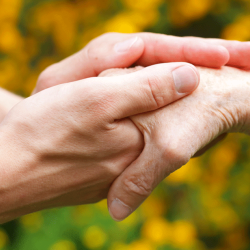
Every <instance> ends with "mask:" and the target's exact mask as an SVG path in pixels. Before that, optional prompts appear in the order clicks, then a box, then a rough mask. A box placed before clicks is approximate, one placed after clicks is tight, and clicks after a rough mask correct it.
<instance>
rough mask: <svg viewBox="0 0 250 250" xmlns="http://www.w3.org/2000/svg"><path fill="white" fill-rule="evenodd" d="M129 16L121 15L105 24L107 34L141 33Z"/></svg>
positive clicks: (126, 14)
mask: <svg viewBox="0 0 250 250" xmlns="http://www.w3.org/2000/svg"><path fill="white" fill-rule="evenodd" d="M128 16H129V14H128V13H120V14H118V15H116V16H115V17H113V18H111V19H110V20H108V21H107V22H106V24H105V32H121V33H134V32H139V31H141V29H140V28H139V27H138V26H137V25H136V24H135V22H134V21H133V20H131V19H130V18H128Z"/></svg>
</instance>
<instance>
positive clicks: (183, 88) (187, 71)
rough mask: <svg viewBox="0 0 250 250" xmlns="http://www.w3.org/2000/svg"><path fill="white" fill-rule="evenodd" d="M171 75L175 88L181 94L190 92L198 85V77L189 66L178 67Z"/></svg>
mask: <svg viewBox="0 0 250 250" xmlns="http://www.w3.org/2000/svg"><path fill="white" fill-rule="evenodd" d="M172 74H173V78H174V83H175V88H176V90H177V92H179V93H181V94H183V93H189V92H192V91H193V90H195V88H196V87H197V85H198V83H199V77H198V75H197V73H196V72H195V70H194V69H193V68H192V67H191V66H182V67H179V68H177V69H175V70H174V71H173V72H172Z"/></svg>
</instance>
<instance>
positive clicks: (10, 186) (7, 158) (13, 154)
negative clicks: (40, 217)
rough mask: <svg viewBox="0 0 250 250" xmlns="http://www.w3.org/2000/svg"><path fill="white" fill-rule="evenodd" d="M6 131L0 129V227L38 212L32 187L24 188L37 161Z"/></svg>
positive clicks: (5, 129) (8, 130)
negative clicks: (1, 224) (0, 224)
mask: <svg viewBox="0 0 250 250" xmlns="http://www.w3.org/2000/svg"><path fill="white" fill-rule="evenodd" d="M10 127H11V126H8V127H7V126H6V125H4V126H0V160H1V175H0V223H4V222H7V221H10V220H12V219H15V218H17V217H19V216H22V215H25V214H28V213H31V212H34V211H37V210H39V208H38V206H34V200H35V199H34V197H35V195H36V194H35V189H34V186H33V187H32V186H30V185H28V184H29V180H30V179H31V178H32V176H33V178H34V177H35V175H34V170H35V167H36V165H37V162H38V160H37V157H36V156H35V155H34V154H33V153H32V152H30V151H29V150H28V149H27V148H25V146H24V144H23V143H22V141H21V138H20V137H19V136H18V135H17V134H13V133H12V129H11V128H10Z"/></svg>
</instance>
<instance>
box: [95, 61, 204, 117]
mask: <svg viewBox="0 0 250 250" xmlns="http://www.w3.org/2000/svg"><path fill="white" fill-rule="evenodd" d="M98 81H99V82H100V86H96V87H97V89H99V91H101V92H103V94H104V96H106V97H103V98H108V100H109V101H108V103H109V104H108V105H107V107H106V108H105V110H106V113H107V114H110V117H111V119H112V120H117V119H122V118H124V117H128V116H131V115H134V114H140V113H143V112H148V111H151V110H155V109H159V108H161V107H163V106H165V105H167V104H169V103H171V102H174V101H176V100H178V99H180V98H182V97H184V96H186V95H188V94H190V93H191V92H192V91H194V90H195V89H196V87H197V86H198V84H199V73H198V71H197V70H196V68H195V67H194V66H192V65H190V64H187V63H166V64H157V65H153V66H150V67H147V68H144V69H142V70H139V71H137V72H134V73H130V74H127V75H121V76H114V77H102V78H101V77H100V78H98ZM104 82H108V84H109V85H108V87H107V85H105V84H103V83H104ZM102 86H103V87H102ZM101 88H102V89H101ZM107 96H108V97H107Z"/></svg>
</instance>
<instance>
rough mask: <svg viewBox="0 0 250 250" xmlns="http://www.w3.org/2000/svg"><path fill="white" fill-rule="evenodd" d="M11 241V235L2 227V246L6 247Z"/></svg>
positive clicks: (0, 246)
mask: <svg viewBox="0 0 250 250" xmlns="http://www.w3.org/2000/svg"><path fill="white" fill-rule="evenodd" d="M8 242H9V237H8V235H7V234H6V232H5V231H4V230H3V229H0V248H1V249H2V248H4V247H5V246H6V245H7V244H8Z"/></svg>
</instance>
